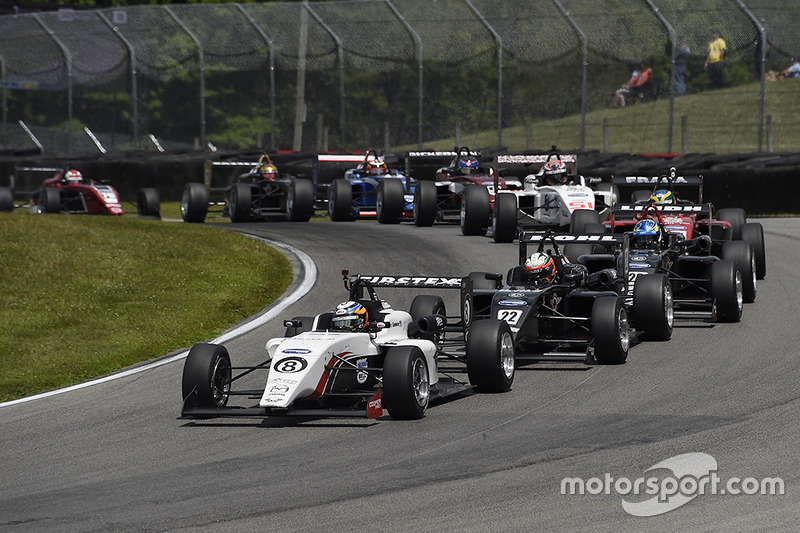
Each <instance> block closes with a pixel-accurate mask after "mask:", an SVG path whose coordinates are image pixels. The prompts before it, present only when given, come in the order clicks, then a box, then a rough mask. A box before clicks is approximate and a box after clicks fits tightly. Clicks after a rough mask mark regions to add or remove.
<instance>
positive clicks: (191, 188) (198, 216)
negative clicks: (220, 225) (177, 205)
mask: <svg viewBox="0 0 800 533" xmlns="http://www.w3.org/2000/svg"><path fill="white" fill-rule="evenodd" d="M206 213H208V189H206V187H205V185H203V184H202V183H187V184H186V186H185V187H184V188H183V196H182V197H181V218H183V221H184V222H191V223H199V222H205V220H206Z"/></svg>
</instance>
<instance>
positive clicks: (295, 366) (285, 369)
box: [273, 357, 308, 374]
mask: <svg viewBox="0 0 800 533" xmlns="http://www.w3.org/2000/svg"><path fill="white" fill-rule="evenodd" d="M307 366H308V361H306V360H305V359H303V358H302V357H286V358H284V359H281V360H280V361H278V362H277V363H275V366H274V367H273V369H274V370H275V372H280V373H282V374H293V373H295V372H300V371H301V370H303V369H305V368H306V367H307Z"/></svg>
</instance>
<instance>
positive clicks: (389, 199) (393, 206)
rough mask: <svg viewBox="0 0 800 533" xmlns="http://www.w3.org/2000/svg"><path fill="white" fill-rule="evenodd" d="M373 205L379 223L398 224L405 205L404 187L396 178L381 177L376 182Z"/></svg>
mask: <svg viewBox="0 0 800 533" xmlns="http://www.w3.org/2000/svg"><path fill="white" fill-rule="evenodd" d="M375 207H376V211H377V216H378V222H380V223H381V224H398V223H399V222H400V219H401V218H402V217H403V208H404V207H405V189H404V188H403V184H402V183H401V181H400V180H399V179H397V178H383V179H381V180H380V181H379V182H378V190H377V191H376V192H375Z"/></svg>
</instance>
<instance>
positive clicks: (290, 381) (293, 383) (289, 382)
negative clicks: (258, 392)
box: [267, 378, 299, 385]
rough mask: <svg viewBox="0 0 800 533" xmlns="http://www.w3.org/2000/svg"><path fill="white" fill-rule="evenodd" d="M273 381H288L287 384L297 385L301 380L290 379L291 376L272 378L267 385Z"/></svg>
mask: <svg viewBox="0 0 800 533" xmlns="http://www.w3.org/2000/svg"><path fill="white" fill-rule="evenodd" d="M271 383H286V384H287V385H297V384H298V383H299V380H296V379H289V378H270V380H269V381H268V382H267V385H269V384H271Z"/></svg>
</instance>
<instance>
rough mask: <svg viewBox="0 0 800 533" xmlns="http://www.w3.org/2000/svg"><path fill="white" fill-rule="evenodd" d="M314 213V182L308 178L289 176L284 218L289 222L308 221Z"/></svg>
mask: <svg viewBox="0 0 800 533" xmlns="http://www.w3.org/2000/svg"><path fill="white" fill-rule="evenodd" d="M313 214H314V184H313V183H311V182H310V181H309V180H305V179H298V178H290V179H289V191H288V192H287V197H286V218H287V219H288V220H289V222H308V221H309V220H310V219H311V215H313Z"/></svg>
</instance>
